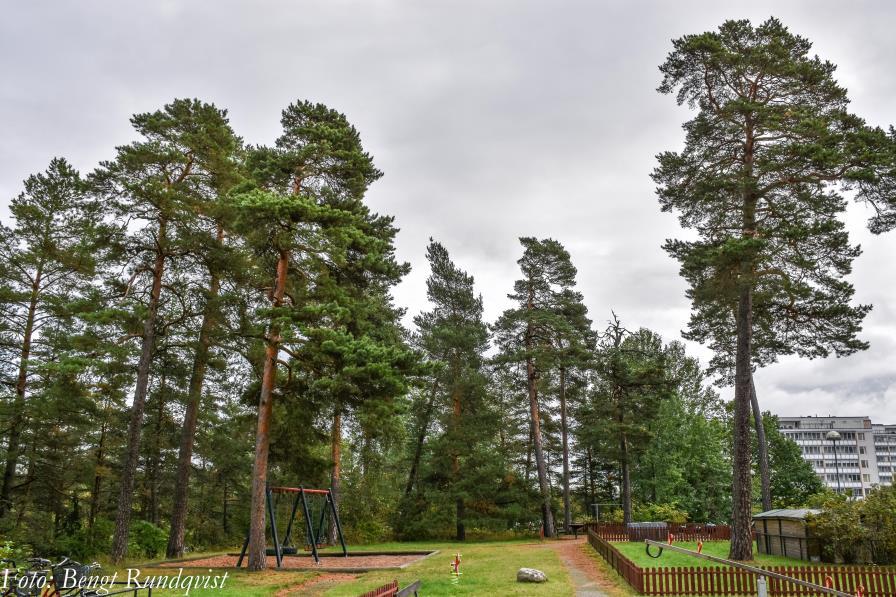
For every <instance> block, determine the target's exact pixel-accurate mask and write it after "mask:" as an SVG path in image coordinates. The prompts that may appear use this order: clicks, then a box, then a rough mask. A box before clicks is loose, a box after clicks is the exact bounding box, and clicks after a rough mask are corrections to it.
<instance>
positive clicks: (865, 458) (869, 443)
mask: <svg viewBox="0 0 896 597" xmlns="http://www.w3.org/2000/svg"><path fill="white" fill-rule="evenodd" d="M778 424H779V429H780V431H781V433H783V434H784V435H785V436H787V437H789V438H790V439H792V440H793V441H794V442H796V444H797V445H798V446H799V447H800V450H802V453H803V458H804V459H805V460H806V461H807V462H808V463H809V464H811V465H812V468H813V469H814V470H815V473H816V474H817V475H818V476H819V477H820V478H821V480H822V481H823V482H824V484H825V485H827V486H828V487H830V488H831V489H833V490H834V491H840V492H847V491H849V492H850V493H852V495H854V496H856V497H864V496H865V494H866V493H868V491H870V490H871V489H872V488H873V487H875V486H876V485H892V484H893V473H894V472H896V425H881V424H877V423H872V422H871V419H870V418H868V417H778ZM831 431H836V432H837V433H838V434H839V436H840V437H839V439H831V438H829V434H830V432H831Z"/></svg>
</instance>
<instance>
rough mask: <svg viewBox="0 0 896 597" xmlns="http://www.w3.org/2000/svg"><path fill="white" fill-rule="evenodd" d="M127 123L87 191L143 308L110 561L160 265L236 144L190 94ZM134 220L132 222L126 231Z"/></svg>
mask: <svg viewBox="0 0 896 597" xmlns="http://www.w3.org/2000/svg"><path fill="white" fill-rule="evenodd" d="M131 123H132V124H133V126H134V128H135V130H136V131H137V132H138V133H139V134H140V135H141V136H142V137H143V139H142V140H141V141H137V142H134V143H132V144H130V145H125V146H122V147H119V148H118V151H117V156H116V158H115V160H113V161H110V162H105V163H103V164H102V165H101V168H100V169H99V170H98V171H97V172H96V173H95V174H94V175H93V177H92V182H93V185H94V189H95V191H96V192H97V193H98V194H100V195H101V196H102V198H103V199H104V200H106V202H107V203H108V205H109V206H110V210H111V212H112V214H111V215H113V216H115V217H116V218H118V219H119V221H120V222H122V234H124V235H125V238H124V240H123V244H124V247H123V254H124V255H125V257H126V258H127V259H128V260H129V262H128V265H129V266H130V267H131V268H132V272H133V276H132V279H131V281H130V282H129V283H128V286H127V288H126V290H125V295H129V294H131V293H132V292H133V294H134V295H142V294H143V291H144V289H146V290H147V291H148V292H146V294H147V296H146V299H145V301H146V302H145V304H144V305H141V306H140V307H138V309H140V310H142V309H145V313H144V314H143V315H142V316H141V317H142V325H141V329H140V331H139V332H138V331H136V330H135V331H133V332H132V333H133V335H134V336H135V337H139V338H141V347H140V358H139V362H138V364H137V377H136V383H135V390H134V399H133V404H132V406H131V419H130V424H129V428H128V448H127V451H126V453H125V456H124V462H123V466H122V473H121V480H120V484H121V486H120V494H119V500H118V512H117V515H116V519H115V537H114V540H113V546H112V554H111V556H112V560H113V561H115V562H119V561H121V559H122V558H123V557H124V556H125V554H126V553H127V546H128V534H129V527H130V521H131V509H132V501H133V490H134V477H135V474H136V470H137V460H138V457H139V454H140V435H141V429H142V426H143V417H144V411H145V407H146V398H147V392H148V389H149V380H150V373H151V370H152V359H153V352H154V348H155V345H156V339H157V336H158V333H159V327H160V326H159V324H160V322H159V309H160V305H161V302H162V295H163V288H164V287H166V286H167V290H168V291H170V289H171V288H172V286H171V285H166V283H165V275H166V268H167V266H169V265H170V263H169V262H170V261H171V260H172V259H176V257H178V256H181V255H183V254H184V253H185V252H186V251H187V250H188V249H187V247H185V246H184V244H183V243H182V240H183V238H184V237H185V236H189V234H190V233H191V230H192V229H193V227H194V226H195V223H196V217H197V214H198V213H202V212H203V207H204V205H206V204H207V203H208V202H209V201H211V200H212V199H213V198H214V180H215V172H216V170H217V169H218V168H220V167H221V165H222V163H227V161H228V160H229V159H230V158H231V156H232V153H233V151H234V149H235V146H236V138H235V136H234V134H233V131H232V130H231V129H230V126H229V125H228V123H227V118H226V113H225V112H224V111H222V110H219V109H218V108H216V107H215V106H213V105H210V104H204V103H202V102H200V101H198V100H174V101H173V102H172V103H170V104H168V105H166V106H165V107H164V108H163V109H161V110H158V111H156V112H150V113H145V114H137V115H135V116H134V117H133V118H132V119H131ZM135 224H139V225H140V228H139V229H137V230H136V231H132V229H133V228H135ZM135 286H136V288H132V287H135Z"/></svg>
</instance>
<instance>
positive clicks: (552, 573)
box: [326, 540, 574, 597]
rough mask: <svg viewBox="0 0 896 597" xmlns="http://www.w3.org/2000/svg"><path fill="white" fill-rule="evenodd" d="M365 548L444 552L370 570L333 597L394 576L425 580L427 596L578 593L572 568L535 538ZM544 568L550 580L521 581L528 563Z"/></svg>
mask: <svg viewBox="0 0 896 597" xmlns="http://www.w3.org/2000/svg"><path fill="white" fill-rule="evenodd" d="M349 549H350V550H353V551H356V552H357V551H364V550H376V549H385V550H416V549H427V550H429V549H438V550H439V553H438V554H436V555H434V556H431V557H429V558H427V559H425V560H423V561H422V562H419V563H416V564H412V565H410V566H408V567H407V568H405V569H404V570H384V571H382V572H368V573H367V574H364V575H362V576H360V577H358V578H357V579H356V580H355V581H352V582H348V583H341V584H339V585H337V586H335V587H332V588H331V589H330V590H329V591H327V593H326V595H328V596H343V597H355V596H356V595H358V594H360V593H363V592H364V591H368V590H370V589H374V588H376V587H378V586H380V585H383V584H385V583H387V582H389V581H391V580H393V579H397V580H398V584H399V585H400V586H402V587H403V586H405V585H408V584H410V583H411V582H413V581H415V580H418V579H420V580H422V581H423V586H422V587H421V589H422V594H424V595H427V596H429V595H488V594H491V595H557V596H558V597H562V596H564V595H568V596H570V597H571V596H572V595H574V591H573V588H572V584H571V582H570V580H569V575H568V574H567V572H566V568H565V567H564V566H563V564H561V562H560V559H559V558H558V557H557V554H556V553H555V552H554V551H553V550H551V549H549V548H546V547H543V546H542V545H540V544H539V543H538V542H532V540H521V541H501V542H483V543H463V544H458V543H383V544H379V545H367V546H363V547H362V546H359V547H357V548H354V549H352V548H351V547H350V548H349ZM457 552H460V554H461V567H460V570H461V573H462V574H461V575H460V578H459V579H457V581H456V582H455V580H454V578H453V575H452V574H451V561H452V560H453V559H454V554H455V553H457ZM524 566H525V567H529V568H538V569H539V570H541V571H543V572H544V573H545V574H546V575H547V577H548V582H546V583H544V584H529V583H518V582H516V571H517V570H518V569H519V568H522V567H524Z"/></svg>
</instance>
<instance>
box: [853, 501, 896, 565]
mask: <svg viewBox="0 0 896 597" xmlns="http://www.w3.org/2000/svg"><path fill="white" fill-rule="evenodd" d="M861 516H862V523H863V525H864V526H865V528H866V529H868V549H869V550H870V552H871V560H872V561H873V562H874V563H875V564H893V563H896V486H890V487H880V488H878V489H875V490H873V491H872V492H871V493H869V494H868V495H867V496H866V497H865V500H864V501H862V503H861Z"/></svg>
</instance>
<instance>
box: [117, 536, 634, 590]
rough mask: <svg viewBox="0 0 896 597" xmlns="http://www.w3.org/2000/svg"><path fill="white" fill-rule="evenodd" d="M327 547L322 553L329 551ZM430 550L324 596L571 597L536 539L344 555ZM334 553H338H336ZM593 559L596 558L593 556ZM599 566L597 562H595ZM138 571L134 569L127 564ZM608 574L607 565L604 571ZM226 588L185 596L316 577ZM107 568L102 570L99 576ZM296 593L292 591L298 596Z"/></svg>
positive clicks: (234, 574)
mask: <svg viewBox="0 0 896 597" xmlns="http://www.w3.org/2000/svg"><path fill="white" fill-rule="evenodd" d="M333 549H334V548H329V549H328V550H327V551H332V550H333ZM417 550H421V551H424V550H425V551H431V550H439V553H438V554H436V555H433V556H431V557H429V558H427V559H425V560H422V561H420V562H416V563H414V564H411V565H410V566H408V567H407V568H405V569H404V570H383V571H380V572H367V573H365V574H358V575H356V578H355V579H354V580H351V581H348V582H340V583H336V584H334V585H332V586H330V588H329V589H327V590H326V592H325V593H324V594H325V595H328V596H331V595H332V596H350V597H356V596H357V595H358V594H360V593H363V592H364V591H368V590H370V589H373V588H376V587H379V586H381V585H383V584H386V583H387V582H391V581H392V580H394V579H397V580H398V582H399V585H400V586H402V587H403V586H405V585H408V584H410V583H411V582H413V581H415V580H418V579H419V580H421V581H423V586H422V591H423V594H425V595H427V596H429V595H487V594H489V593H491V594H492V595H521V596H526V595H551V596H554V595H556V596H558V597H564V596H568V597H572V596H573V595H574V594H575V592H574V590H573V586H572V583H571V581H570V579H569V575H568V574H567V571H566V568H565V567H564V566H563V564H562V563H561V562H560V559H559V557H558V556H557V554H556V552H554V551H553V550H552V549H550V548H548V547H545V546H544V544H542V543H540V542H538V541H536V540H531V539H528V540H518V541H491V542H481V543H476V542H468V543H464V544H457V543H430V542H425V543H424V542H420V543H416V542H414V543H378V544H373V545H358V546H354V545H350V546H349V552H350V553H351V552H353V553H358V552H363V551H417ZM337 551H338V549H337ZM456 552H460V554H461V572H462V574H461V576H460V578H459V579H457V580H456V582H455V581H454V580H453V576H452V575H451V573H450V563H451V561H452V560H453V559H454V554H455V553H456ZM194 555H198V554H194ZM595 555H596V554H595ZM596 564H597V565H603V566H605V567H606V564H604V563H603V562H602V561H596ZM524 566H526V567H530V568H538V569H539V570H542V571H543V572H544V573H545V574H547V577H548V582H546V583H544V584H540V585H539V584H529V583H518V582H516V571H517V570H518V569H519V568H522V567H524ZM133 567H134V568H140V566H139V565H133ZM606 568H607V569H608V570H609V567H606ZM227 571H228V572H229V574H228V577H227V581H226V584H225V586H224V588H223V589H193V590H190V592H189V595H190V596H191V597H192V596H196V597H242V596H247V597H253V596H259V597H260V596H262V595H274V594H275V593H277V591H279V590H281V589H287V588H289V587H297V585H299V584H301V583H302V582H304V581H306V580H310V579H313V578H314V577H316V576H317V575H318V573H315V572H306V571H277V570H266V571H264V572H256V573H250V572H247V571H246V570H245V569H243V570H236V569H228V570H227ZM105 572H107V570H104V573H105ZM141 572H142V574H143V575H144V576H146V575H152V576H156V575H163V574H164V575H176V574H177V568H161V569H160V568H152V569H150V568H143V569H141ZM223 572H224V569H216V570H215V571H214V572H213V574H222V573H223ZM611 572H612V571H611ZM203 573H208V572H207V571H205V570H196V569H192V570H189V569H188V570H185V571H184V574H203ZM119 578H120V579H122V580H124V579H126V578H127V572H126V571H125V570H122V571H120V572H119ZM300 591H301V589H298V588H297V589H296V593H295V594H299V592H300ZM153 595H160V596H163V597H173V596H175V595H181V596H182V595H184V590H182V589H177V590H170V589H153ZM628 595H629V593H627V592H620V593H619V594H618V595H613V597H628Z"/></svg>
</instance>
